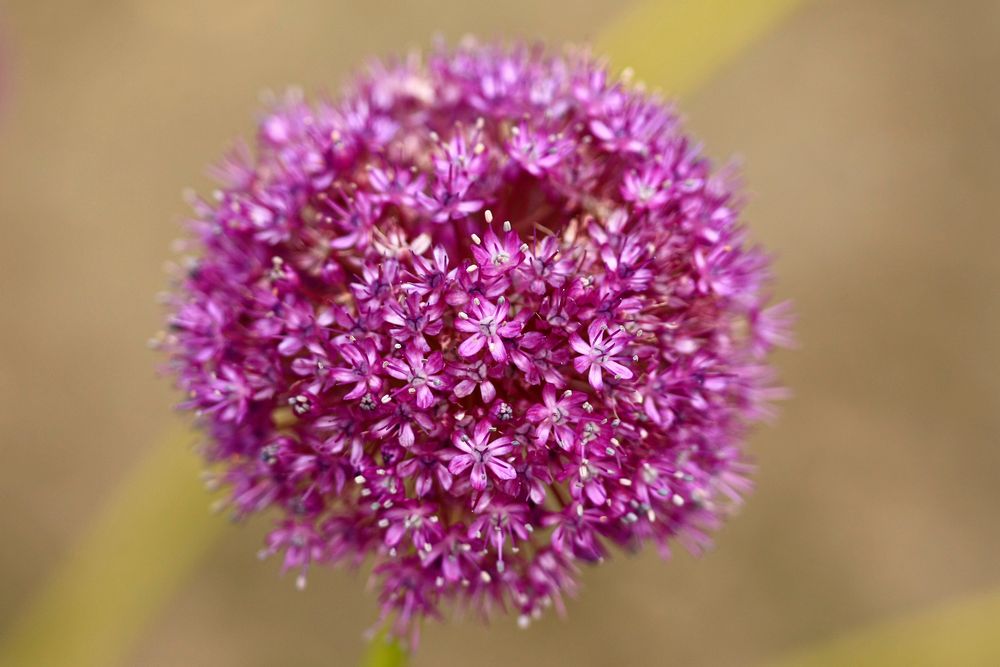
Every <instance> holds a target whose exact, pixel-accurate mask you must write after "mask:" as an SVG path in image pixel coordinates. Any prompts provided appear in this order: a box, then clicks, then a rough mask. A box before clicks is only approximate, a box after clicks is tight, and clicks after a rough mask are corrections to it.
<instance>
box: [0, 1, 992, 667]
mask: <svg viewBox="0 0 1000 667" xmlns="http://www.w3.org/2000/svg"><path fill="white" fill-rule="evenodd" d="M633 5H634V3H631V2H604V1H598V0H559V1H553V0H548V1H546V2H537V1H531V0H506V1H505V2H462V1H454V2H449V1H445V0H435V1H431V2H415V1H414V2H391V1H389V0H368V1H366V2H353V1H351V0H308V1H302V2H296V3H293V2H283V1H280V0H239V1H235V0H227V1H225V2H202V1H199V0H175V1H173V2H155V1H153V0H144V1H141V2H125V1H123V0H98V1H92V2H81V1H79V0H60V1H58V2H56V1H52V2H37V1H34V0H20V1H15V2H6V3H4V4H2V5H0V35H3V38H4V39H5V40H6V41H7V44H6V46H5V48H4V52H5V53H6V54H7V59H8V62H7V63H6V65H5V70H6V76H5V77H4V78H5V79H7V80H8V81H7V90H6V92H5V96H6V98H7V99H6V101H5V102H4V103H3V104H2V105H0V307H2V309H0V312H2V315H0V317H2V319H0V323H2V324H0V433H2V436H0V452H2V458H0V460H2V464H0V490H2V496H0V497H2V499H3V502H2V504H0V535H3V541H4V548H3V549H2V550H0V572H2V574H0V628H3V627H4V626H6V625H7V624H8V623H9V622H10V620H11V619H12V618H14V615H15V614H16V613H17V611H18V609H19V608H21V607H22V606H23V605H24V604H25V603H26V602H27V601H28V600H29V598H30V595H31V593H32V592H33V591H34V590H35V589H36V588H37V587H38V586H39V585H40V584H41V582H42V581H44V578H45V576H46V573H47V572H48V571H49V570H50V569H51V568H52V567H53V566H54V565H55V564H56V563H57V562H58V560H59V559H61V558H62V557H63V556H64V555H65V552H66V551H67V550H68V549H70V548H71V546H72V544H73V541H74V539H75V538H76V537H78V535H79V534H80V532H81V531H82V530H84V528H85V527H86V525H87V520H88V518H89V517H90V516H91V515H92V514H93V512H95V511H96V510H97V509H98V508H99V507H100V505H101V502H102V500H103V499H105V498H106V497H107V496H108V494H109V492H110V490H111V488H112V487H113V485H114V483H115V482H116V480H119V479H120V478H122V476H123V475H125V474H126V473H127V472H128V471H129V470H130V469H131V468H132V467H133V466H135V465H136V463H137V462H138V461H139V460H141V458H142V457H143V454H144V453H145V452H146V451H148V450H149V448H150V447H152V446H153V445H154V444H155V442H156V440H157V435H158V434H159V433H160V432H162V431H163V430H164V429H165V428H167V427H168V425H169V424H171V423H173V421H174V417H172V415H171V411H170V405H171V403H172V401H173V400H174V396H173V395H172V393H171V392H170V390H169V388H168V386H167V383H166V382H165V381H162V380H160V379H158V378H157V377H156V376H155V373H154V370H153V368H154V365H155V364H156V363H157V359H156V357H155V355H153V354H152V353H151V352H149V351H148V350H147V349H146V347H145V342H146V340H147V339H148V338H149V337H150V335H151V334H152V333H154V332H155V331H156V330H157V329H158V327H159V326H160V322H161V319H162V313H161V311H160V309H159V307H158V306H157V305H156V303H155V301H154V294H155V293H156V292H157V291H158V290H160V289H161V288H162V287H163V286H164V284H165V279H164V275H163V273H162V265H163V263H164V261H165V259H167V258H168V256H169V252H168V248H169V244H170V242H171V239H173V238H174V237H176V236H177V235H178V233H179V227H178V223H179V220H180V219H181V218H182V217H183V215H184V214H185V207H184V205H183V203H182V202H181V198H180V192H181V190H182V189H183V188H184V187H186V186H195V187H198V188H201V189H205V188H206V187H207V183H208V182H207V180H206V179H205V178H204V177H203V176H202V174H203V169H204V166H205V165H206V164H207V163H208V162H210V161H211V160H213V159H215V158H216V157H217V156H218V155H219V154H220V153H221V152H222V151H223V149H225V148H226V147H227V145H228V143H229V142H230V140H231V139H233V138H234V137H236V136H237V135H238V134H241V133H242V134H247V133H248V132H249V131H250V129H251V127H252V121H253V117H254V113H255V110H256V108H257V97H258V94H259V93H260V92H261V91H262V90H264V89H267V88H280V87H282V86H284V85H285V84H287V83H297V84H302V85H303V86H305V87H306V88H307V89H309V90H314V91H315V90H321V89H331V90H335V89H336V88H337V86H338V85H339V84H340V83H341V82H342V81H343V80H344V77H345V75H346V73H347V72H349V71H350V70H351V69H352V68H354V67H356V66H357V64H358V63H359V62H360V61H361V60H362V59H363V58H364V56H366V55H368V54H388V53H392V52H398V51H399V50H401V49H405V48H408V47H411V46H425V45H427V44H428V42H429V41H430V39H431V37H432V36H433V34H435V33H437V32H440V33H441V34H443V35H445V36H447V37H450V38H452V39H454V38H456V37H458V36H460V35H462V34H464V33H466V32H474V33H476V34H478V35H481V36H485V37H498V36H503V37H510V36H516V37H532V38H544V39H546V40H549V41H552V42H562V41H565V40H574V41H580V40H591V39H594V38H596V37H598V36H599V35H600V34H601V33H602V31H603V30H605V29H606V28H607V26H608V25H609V24H610V23H611V22H612V21H614V20H616V18H617V17H618V16H619V15H620V14H622V13H623V12H628V11H631V9H632V6H633ZM668 48H669V45H663V50H664V53H668V52H669V51H668ZM622 64H628V63H622ZM638 65H639V69H638V75H639V76H640V77H641V76H642V68H641V64H638ZM998 72H1000V3H998V2H996V0H962V1H958V0H935V1H931V0H924V1H915V0H914V1H907V0H898V1H896V2H891V1H888V0H879V1H871V0H847V1H841V2H837V1H833V0H817V1H816V2H812V3H806V6H805V7H804V9H803V10H801V11H799V12H798V13H796V14H795V15H794V16H793V17H792V18H791V19H790V20H789V21H787V22H785V23H784V24H782V25H781V26H780V27H779V28H778V29H777V30H775V31H773V32H771V33H770V34H768V35H767V36H766V37H765V38H764V39H762V40H761V41H759V42H758V43H756V44H755V45H754V46H753V47H752V48H751V49H750V50H749V51H747V52H746V53H744V54H743V55H742V56H741V57H740V58H738V59H737V60H736V61H735V62H733V63H731V64H730V65H728V66H727V67H726V68H725V69H724V70H723V71H722V72H721V73H720V74H719V75H718V76H717V77H715V78H714V79H713V80H711V81H709V82H707V84H706V85H704V86H703V87H702V88H701V89H700V90H699V91H698V92H697V93H696V94H694V95H691V96H690V97H688V98H686V99H684V100H682V101H681V106H682V108H683V109H684V110H685V112H686V114H687V117H688V119H689V126H690V127H691V129H692V130H693V131H695V132H696V133H697V134H698V135H700V136H701V137H702V138H704V140H705V141H706V143H707V145H708V146H709V151H710V153H712V154H713V155H715V156H716V157H719V158H725V157H727V156H728V155H730V154H732V153H737V154H740V155H742V156H743V157H744V158H745V164H746V179H747V182H748V187H749V190H750V191H751V193H752V197H753V203H752V204H751V206H750V208H749V211H748V218H749V220H750V223H751V225H752V227H753V230H754V232H755V235H756V237H757V238H758V239H759V240H760V241H762V242H763V243H765V244H766V245H767V246H768V247H769V248H771V249H772V250H774V251H775V252H776V253H777V254H778V256H779V259H778V263H777V268H778V273H779V277H780V282H779V285H778V292H779V294H780V295H781V296H788V297H791V298H793V299H794V300H795V301H796V303H797V310H798V313H799V316H800V324H799V327H798V331H799V338H800V339H801V346H800V349H798V350H797V351H794V352H790V353H786V354H784V355H782V356H780V358H779V363H780V365H781V367H782V372H783V375H784V378H785V380H786V382H787V383H788V384H789V385H790V386H791V387H793V389H794V391H795V398H794V399H793V400H792V401H790V402H788V403H787V404H786V405H785V406H784V409H783V414H782V417H781V419H780V421H778V422H777V423H776V424H775V425H774V426H772V427H769V428H764V429H762V430H760V431H759V432H758V433H757V435H756V437H755V438H754V441H753V449H754V452H755V454H756V457H757V459H758V461H759V464H760V473H759V475H758V478H757V480H758V490H757V492H756V493H755V494H754V496H753V497H752V499H751V500H750V502H749V504H748V505H747V507H746V509H745V511H744V512H743V513H742V514H741V515H740V516H739V517H738V518H737V519H736V520H735V521H733V522H732V523H731V524H730V525H729V526H728V527H727V528H726V529H725V530H724V531H723V532H722V533H721V534H720V535H719V538H718V549H717V550H716V551H715V552H713V553H711V554H710V555H708V556H707V557H705V558H704V559H702V560H700V561H694V560H693V559H691V558H690V557H687V556H686V555H679V556H677V557H675V559H674V560H673V561H672V562H670V563H667V564H664V563H662V562H660V561H659V560H658V558H657V557H656V556H655V555H654V554H653V553H651V552H650V553H644V554H642V555H641V556H639V557H636V558H619V559H617V560H615V561H614V562H612V563H609V564H608V565H606V566H604V567H601V568H597V569H592V570H590V571H588V572H587V573H586V575H585V579H584V590H583V593H582V595H581V596H580V597H579V599H577V600H576V601H574V602H573V603H572V604H571V607H570V615H569V618H568V619H567V620H560V619H558V618H555V617H551V618H547V619H545V620H544V621H543V622H542V623H540V624H537V625H535V626H533V627H532V629H531V630H529V631H527V632H523V631H519V630H517V629H516V627H515V624H514V623H513V622H512V620H511V619H502V618H501V619H499V620H498V621H496V622H495V623H494V624H493V626H492V627H490V628H489V629H487V628H484V627H483V626H481V625H480V624H479V623H477V622H474V621H471V620H466V621H457V622H455V623H450V624H448V625H430V626H428V627H427V629H426V632H425V635H424V641H423V646H422V648H421V651H420V652H419V654H418V655H417V657H416V659H415V660H414V665H416V666H417V667H430V666H432V665H433V666H436V667H449V666H452V665H456V666H457V665H467V664H475V665H477V667H490V666H493V665H498V666H499V665H511V664H517V665H519V666H520V667H531V666H535V665H538V666H542V665H576V666H579V667H590V666H593V667H598V666H605V665H608V666H611V665H687V666H691V667H696V666H701V665H736V666H739V665H752V664H758V663H760V662H761V661H762V660H765V659H767V658H769V657H771V656H775V655H779V654H781V653H782V652H784V651H787V650H789V649H794V648H795V647H798V646H802V645H805V644H807V643H810V642H813V641H817V640H821V639H824V638H828V637H833V636H836V635H838V634H840V633H842V632H846V631H849V630H851V629H852V628H857V627H860V626H862V625H864V624H866V623H869V622H871V621H874V620H877V619H880V618H884V617H890V616H893V615H896V614H901V613H905V612H907V611H909V610H913V609H918V608H921V607H924V606H926V605H932V604H935V603H938V602H941V601H943V600H948V599H951V598H954V597H956V596H962V595H965V594H969V593H974V592H976V591H983V590H990V589H994V588H996V587H1000V520H998V518H997V510H998V505H1000V483H998V482H1000V442H998V436H1000V353H998V352H997V347H996V346H997V343H998V339H1000V258H998V255H997V247H998V242H1000V232H998V226H1000V220H998V213H997V210H998V208H997V192H998V191H1000V188H998V185H997V184H998V183H1000V76H998ZM220 520H221V519H220ZM264 529H265V523H264V522H263V521H255V522H253V523H251V524H249V525H248V526H244V527H242V528H226V529H225V535H224V537H223V539H222V543H221V545H220V546H219V547H218V548H217V549H215V550H214V551H213V552H212V554H211V556H210V557H209V559H208V560H207V561H206V562H205V563H204V564H203V566H201V567H200V569H199V570H198V571H197V572H196V574H195V576H194V577H193V578H192V579H191V580H190V581H189V582H188V583H187V584H186V585H185V586H184V587H183V588H182V589H181V590H180V591H179V592H178V594H177V595H176V596H175V597H174V599H173V600H172V602H171V603H170V604H169V605H168V607H167V608H165V609H164V610H163V612H162V613H161V614H160V615H159V617H158V618H157V619H156V620H155V621H154V623H153V626H152V627H151V629H150V631H149V632H148V633H147V634H146V635H145V637H144V638H143V640H142V641H141V643H140V645H139V647H138V648H137V649H136V650H135V651H134V652H133V654H132V655H131V657H130V658H129V661H128V662H129V664H132V665H142V666H156V667H159V666H168V665H169V666H173V665H213V666H216V667H257V666H260V667H264V666H270V665H282V666H298V665H301V666H303V667H305V666H311V665H351V664H353V663H354V662H355V661H356V660H357V657H358V655H359V653H360V651H361V649H362V645H361V641H360V634H361V633H362V632H363V630H364V629H365V628H366V627H367V626H368V623H369V622H370V621H371V619H372V618H374V613H375V606H374V603H373V601H372V599H371V598H370V597H369V596H368V595H367V594H366V592H365V591H364V580H363V578H362V577H360V576H358V575H355V574H351V573H348V572H344V571H328V572H316V573H314V574H313V576H312V577H311V579H310V585H309V588H308V590H306V591H305V592H303V593H299V592H297V591H296V590H295V589H294V586H293V585H292V581H291V580H289V579H287V578H286V579H281V578H279V577H278V576H277V575H276V571H277V564H276V563H274V562H264V563H261V562H259V561H258V560H257V559H256V557H255V552H256V550H257V548H258V546H259V543H260V539H261V537H262V535H263V533H264ZM165 557H168V555H165ZM998 627H1000V621H998ZM53 640H54V641H58V639H57V638H53Z"/></svg>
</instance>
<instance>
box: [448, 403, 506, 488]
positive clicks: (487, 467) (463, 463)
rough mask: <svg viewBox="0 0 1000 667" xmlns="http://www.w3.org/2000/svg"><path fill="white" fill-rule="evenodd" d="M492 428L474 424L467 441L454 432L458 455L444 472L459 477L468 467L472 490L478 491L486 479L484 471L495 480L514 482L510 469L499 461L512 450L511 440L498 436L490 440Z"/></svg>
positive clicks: (486, 424)
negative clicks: (470, 468) (510, 480)
mask: <svg viewBox="0 0 1000 667" xmlns="http://www.w3.org/2000/svg"><path fill="white" fill-rule="evenodd" d="M491 432H492V426H491V425H490V422H488V421H486V420H483V421H481V422H479V423H478V424H476V428H475V430H474V431H473V433H472V437H471V438H470V437H469V436H468V435H467V434H466V433H457V434H456V435H455V437H454V439H453V440H452V442H453V443H454V444H455V447H457V448H458V449H459V450H460V451H461V452H462V453H460V454H457V455H455V456H454V457H453V458H452V459H451V463H450V464H449V465H448V472H450V473H451V474H452V475H460V474H462V473H463V472H465V470H467V469H468V468H469V467H470V466H471V467H472V472H471V480H472V488H474V489H476V490H477V491H482V490H483V489H485V488H486V483H487V481H488V479H489V477H488V476H487V472H490V473H492V475H493V477H495V478H497V479H514V477H516V476H517V473H516V472H515V471H514V467H513V466H512V465H511V464H510V463H508V462H507V461H505V460H503V459H502V458H500V457H501V456H504V455H505V454H509V453H510V452H511V451H513V449H514V443H513V440H512V439H511V438H507V437H502V438H497V439H496V440H493V441H492V442H491V441H490V434H491Z"/></svg>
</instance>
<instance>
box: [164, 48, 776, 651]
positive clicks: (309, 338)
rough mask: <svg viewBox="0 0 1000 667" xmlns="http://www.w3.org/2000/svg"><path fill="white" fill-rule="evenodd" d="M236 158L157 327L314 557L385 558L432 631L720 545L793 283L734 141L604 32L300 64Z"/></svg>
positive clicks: (391, 611)
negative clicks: (685, 118)
mask: <svg viewBox="0 0 1000 667" xmlns="http://www.w3.org/2000/svg"><path fill="white" fill-rule="evenodd" d="M214 173H215V174H216V175H217V177H219V178H220V179H221V181H222V183H221V188H220V189H219V190H218V191H217V192H216V193H215V194H214V196H213V197H211V198H207V199H199V198H196V199H194V200H193V202H192V203H193V206H194V215H193V219H192V220H191V222H190V234H191V236H192V238H191V239H190V241H189V243H187V244H186V247H187V248H189V249H190V250H191V254H192V255H193V256H194V257H196V258H197V259H190V258H188V259H185V260H183V261H182V262H179V263H178V265H179V266H182V267H183V269H179V270H178V272H177V274H176V276H175V277H174V282H175V285H174V289H173V291H172V293H171V296H170V298H169V303H168V306H169V308H170V311H171V312H170V315H169V316H168V319H167V330H166V331H165V332H163V333H162V334H161V336H160V337H159V340H160V344H161V346H162V348H163V349H164V351H165V352H166V354H167V356H168V363H167V368H168V370H169V371H170V372H171V373H172V374H173V375H174V377H175V378H176V381H177V385H178V388H179V389H180V391H181V392H182V394H183V396H184V401H183V403H181V407H182V408H184V409H188V410H191V411H193V412H194V413H196V414H197V415H198V423H199V425H200V426H201V427H202V428H203V429H204V430H205V436H206V437H205V440H206V446H205V448H204V450H203V451H204V452H205V456H206V458H207V459H208V460H209V461H210V463H211V465H212V469H213V470H218V471H219V472H218V477H219V479H220V481H221V482H222V483H223V484H224V485H226V487H227V488H228V494H229V499H228V502H229V503H230V505H231V506H232V508H233V510H234V513H235V514H236V515H237V516H240V517H243V516H247V515H249V514H252V513H256V512H264V511H265V510H269V511H270V512H271V513H273V515H274V516H275V520H276V524H275V527H274V530H273V531H272V532H271V534H270V536H269V537H268V539H267V546H266V548H265V550H264V553H265V554H271V553H275V554H281V557H283V558H284V561H285V567H286V568H292V569H294V570H296V571H298V572H299V575H300V578H301V580H302V581H303V582H304V576H305V571H306V569H307V568H309V567H311V566H312V565H313V564H320V563H321V564H336V563H342V562H344V563H348V564H350V565H352V566H358V565H361V564H363V563H365V562H369V563H371V570H372V573H373V585H374V587H375V588H376V590H377V591H378V597H379V603H380V606H381V614H380V622H381V623H383V624H385V625H387V626H388V630H389V632H390V633H392V634H395V635H404V634H408V635H410V636H411V637H412V638H413V639H414V640H415V636H416V632H417V629H418V628H419V626H420V623H421V622H422V621H423V620H424V619H427V618H432V617H440V616H441V615H442V614H441V612H442V608H443V607H446V606H455V605H459V606H463V605H464V606H465V607H468V608H471V609H473V610H477V611H483V612H488V611H490V610H494V609H499V610H505V609H513V610H516V613H517V614H518V617H519V618H518V622H519V624H522V625H524V624H527V622H528V621H530V619H532V618H535V617H537V616H538V615H540V614H541V613H542V612H543V610H544V609H546V608H548V607H550V606H554V607H555V608H557V609H561V605H562V600H563V598H564V597H565V596H566V595H568V594H572V593H573V592H574V591H575V590H576V588H577V581H578V579H579V576H580V569H579V565H580V564H581V563H597V562H600V561H601V560H602V559H604V558H606V557H608V556H609V555H610V554H611V553H613V551H614V550H615V548H616V547H617V548H620V549H623V550H627V551H633V550H635V549H637V548H639V547H641V546H643V545H653V546H655V547H656V548H658V549H659V550H660V551H661V552H662V553H667V552H668V551H669V547H670V546H671V545H672V544H673V543H674V542H675V541H678V542H680V543H683V544H684V545H686V546H689V547H690V548H691V549H692V550H698V549H700V548H701V547H702V546H703V544H704V542H705V541H706V540H707V539H708V537H707V532H706V529H707V528H710V527H714V526H715V525H718V524H720V523H721V519H723V518H724V517H725V516H727V514H728V513H729V510H730V508H731V507H732V506H733V505H734V504H735V503H737V502H739V501H740V499H741V498H742V496H744V495H745V494H746V493H747V492H748V490H749V482H748V481H747V475H748V471H749V470H750V467H749V465H748V458H749V456H748V454H747V452H746V451H745V448H744V444H743V443H744V439H745V437H746V433H747V431H748V426H749V425H750V424H752V423H754V422H757V421H759V420H762V419H766V418H768V417H769V416H770V415H771V413H772V409H771V403H772V402H773V400H774V399H776V398H780V396H781V392H780V390H779V389H778V388H776V387H775V384H774V373H773V369H771V368H770V367H769V366H768V365H767V363H766V357H767V355H768V353H769V352H770V351H771V350H772V349H773V348H774V347H775V346H776V345H785V344H788V343H789V342H790V340H791V338H790V333H789V328H790V323H791V313H790V312H789V310H788V307H787V306H786V305H778V306H769V305H768V300H769V299H768V295H769V294H770V292H771V287H770V284H769V274H768V259H767V256H766V255H765V254H763V253H762V252H761V251H759V250H757V249H755V248H754V247H752V246H751V245H750V244H749V242H748V241H747V232H746V230H745V228H744V227H743V225H742V223H741V221H740V210H739V203H740V201H741V200H742V197H741V196H740V195H739V193H738V192H737V191H736V187H735V183H734V182H733V181H732V179H731V177H730V176H729V175H728V174H729V172H728V171H727V170H723V171H719V172H717V171H714V170H713V167H712V164H711V162H710V161H709V160H708V159H707V158H705V157H704V156H702V155H701V154H700V149H699V143H698V142H697V141H694V140H693V139H692V138H691V137H689V136H688V135H687V134H686V133H685V132H684V131H683V129H682V127H681V125H680V122H679V121H678V119H677V116H676V115H675V114H674V113H673V112H672V111H671V109H670V107H668V106H667V105H665V104H664V103H663V102H662V101H661V100H660V99H659V98H657V97H655V96H652V95H649V94H646V93H645V92H644V91H643V89H641V88H639V87H633V86H631V85H630V84H628V83H627V82H624V81H622V80H620V79H618V78H615V77H612V76H609V75H608V72H607V71H606V70H605V68H604V66H603V65H601V63H600V62H598V61H596V60H593V59H591V58H590V57H588V56H586V55H585V54H584V53H582V52H580V51H571V52H567V53H565V54H563V55H555V54H552V53H550V52H547V51H546V50H545V49H543V48H539V47H522V46H514V47H501V46H483V45H476V44H474V43H472V42H469V43H465V42H463V45H462V46H460V47H459V48H457V49H454V50H447V49H444V48H441V49H437V50H435V51H434V52H433V53H431V54H430V55H429V56H428V57H427V58H426V59H419V58H416V57H413V58H406V59H402V60H398V61H393V62H391V63H385V64H375V65H373V66H372V67H371V68H370V70H369V71H368V72H367V73H366V74H363V75H361V76H359V77H358V78H357V80H356V81H355V82H354V84H353V85H352V86H351V87H350V88H349V89H348V92H347V93H346V94H345V95H344V96H343V97H342V98H341V99H339V100H325V101H321V102H317V103H315V104H311V103H309V102H307V101H306V100H305V99H304V97H303V96H302V94H301V93H297V92H292V93H289V94H288V95H287V96H285V97H284V98H283V99H281V100H279V101H278V102H277V103H276V104H275V105H274V106H272V107H271V108H269V109H267V110H266V112H265V113H264V114H263V118H262V120H261V123H260V127H259V129H258V132H257V136H256V145H255V147H253V148H251V147H249V146H242V147H238V148H237V149H236V150H234V151H232V152H231V153H229V154H228V155H227V156H226V157H225V158H224V160H223V162H222V164H221V165H219V167H218V168H216V169H215V172H214ZM494 214H496V218H497V222H496V223H495V222H494ZM499 221H504V222H503V223H502V224H501V223H499Z"/></svg>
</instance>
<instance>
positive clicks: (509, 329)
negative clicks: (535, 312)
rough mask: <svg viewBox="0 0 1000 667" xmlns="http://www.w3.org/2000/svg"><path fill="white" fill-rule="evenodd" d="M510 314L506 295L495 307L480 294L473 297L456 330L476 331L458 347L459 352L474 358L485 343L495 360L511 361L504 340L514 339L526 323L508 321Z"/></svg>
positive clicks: (461, 313)
mask: <svg viewBox="0 0 1000 667" xmlns="http://www.w3.org/2000/svg"><path fill="white" fill-rule="evenodd" d="M509 314H510V303H509V302H508V301H507V300H506V299H504V298H503V297H502V296H501V297H500V298H499V299H498V300H497V305H495V306H494V305H493V304H492V303H490V302H489V301H485V300H483V299H480V298H479V297H475V298H473V299H472V308H470V310H469V313H464V312H460V313H459V314H458V320H456V322H455V328H456V329H458V330H459V331H463V332H465V333H471V334H472V335H471V336H469V337H468V338H466V339H465V341H464V342H463V343H462V344H461V345H460V346H459V347H458V353H459V354H460V355H462V356H463V357H471V356H474V355H475V354H476V353H478V352H479V351H480V350H481V349H483V346H484V345H485V346H487V348H488V349H489V351H490V356H492V357H493V359H495V360H496V361H499V362H505V361H507V349H506V348H505V347H504V344H503V339H504V338H513V337H514V336H516V335H518V334H519V333H521V329H522V328H523V322H521V321H519V320H516V319H515V320H513V321H510V322H507V321H506V319H507V316H508V315H509Z"/></svg>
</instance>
